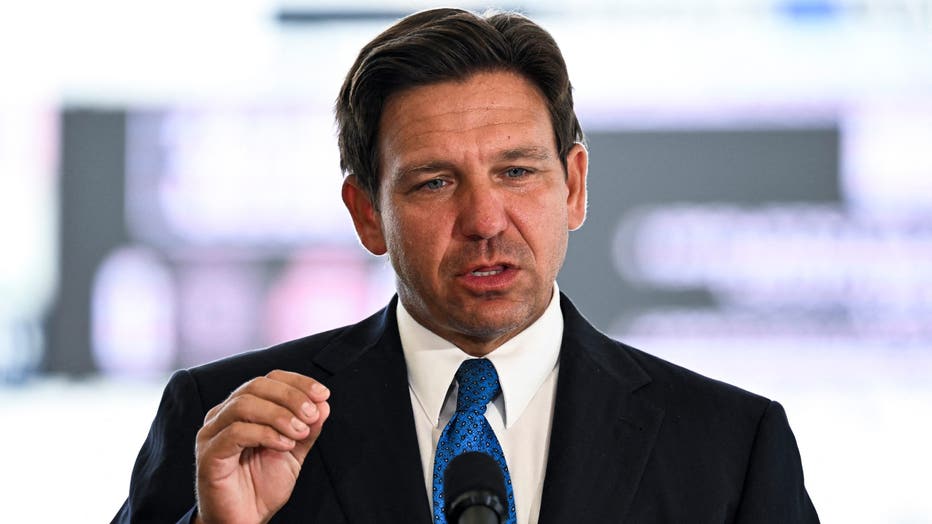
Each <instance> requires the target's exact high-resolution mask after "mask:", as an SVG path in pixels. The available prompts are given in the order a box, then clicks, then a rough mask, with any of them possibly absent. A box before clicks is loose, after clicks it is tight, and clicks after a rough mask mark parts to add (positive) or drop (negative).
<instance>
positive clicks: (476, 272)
mask: <svg viewBox="0 0 932 524" xmlns="http://www.w3.org/2000/svg"><path fill="white" fill-rule="evenodd" d="M507 269H508V266H507V265H504V264H502V265H497V266H483V267H479V268H476V269H473V270H472V271H469V274H470V275H472V276H474V277H492V276H495V275H500V274H502V273H504V272H505V271H506V270H507Z"/></svg>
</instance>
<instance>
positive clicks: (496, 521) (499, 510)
mask: <svg viewBox="0 0 932 524" xmlns="http://www.w3.org/2000/svg"><path fill="white" fill-rule="evenodd" d="M443 486H444V491H445V493H444V496H443V500H444V507H443V512H444V513H445V514H446V516H447V522H448V523H449V524H502V523H503V522H505V520H506V519H507V518H508V496H507V495H506V494H505V477H504V476H503V475H502V470H501V468H499V467H498V463H497V462H495V459H493V458H492V457H490V456H489V455H488V454H486V453H482V452H479V451H470V452H468V453H463V454H462V455H457V456H456V457H454V458H453V460H451V461H450V465H449V466H447V469H446V471H444V472H443Z"/></svg>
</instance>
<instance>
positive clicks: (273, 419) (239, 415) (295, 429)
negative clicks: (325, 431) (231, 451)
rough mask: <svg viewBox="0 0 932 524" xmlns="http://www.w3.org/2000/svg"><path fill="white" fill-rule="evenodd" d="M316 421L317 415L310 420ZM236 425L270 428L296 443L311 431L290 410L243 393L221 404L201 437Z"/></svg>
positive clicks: (209, 436) (204, 428)
mask: <svg viewBox="0 0 932 524" xmlns="http://www.w3.org/2000/svg"><path fill="white" fill-rule="evenodd" d="M315 409H316V407H315ZM318 418H319V414H318V415H317V416H315V417H314V418H313V420H314V421H316V420H317V419H318ZM237 422H249V423H253V424H261V425H266V426H270V427H272V428H274V429H275V430H276V431H277V432H279V433H281V434H283V435H285V436H287V437H289V438H292V439H296V440H297V439H304V438H307V435H308V433H309V432H310V428H309V424H308V423H306V422H304V421H302V420H301V419H300V418H298V416H297V415H296V414H295V413H294V412H292V411H291V410H290V409H289V408H287V407H285V406H282V405H280V404H277V403H275V402H273V401H270V400H267V399H264V398H260V397H257V396H255V395H252V394H249V393H243V394H240V395H237V396H235V397H232V398H230V399H229V400H227V401H225V402H224V403H223V404H222V407H221V408H220V410H219V411H217V412H216V414H215V416H214V417H213V418H212V419H211V420H210V421H209V422H208V423H207V424H205V425H204V427H203V428H201V431H202V432H203V433H204V434H203V437H204V438H207V439H210V438H213V437H214V436H215V435H217V434H218V433H220V432H221V431H223V430H224V429H225V428H226V427H227V426H230V425H232V424H235V423H237Z"/></svg>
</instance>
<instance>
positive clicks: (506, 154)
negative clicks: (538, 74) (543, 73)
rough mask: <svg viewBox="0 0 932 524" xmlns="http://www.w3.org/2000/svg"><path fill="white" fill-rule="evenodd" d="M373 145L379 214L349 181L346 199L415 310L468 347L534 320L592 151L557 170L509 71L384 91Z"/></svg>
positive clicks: (497, 340) (533, 96)
mask: <svg viewBox="0 0 932 524" xmlns="http://www.w3.org/2000/svg"><path fill="white" fill-rule="evenodd" d="M378 143H379V158H380V165H379V173H380V186H379V187H380V189H379V191H380V192H379V206H378V210H376V209H375V208H373V206H372V205H371V202H369V199H368V197H366V195H365V194H364V193H363V192H362V190H361V189H359V187H358V186H357V185H356V184H355V181H354V180H353V179H352V178H350V179H349V180H348V181H347V183H346V184H344V191H343V196H344V201H345V202H346V204H347V207H348V208H349V209H350V212H351V214H352V215H353V219H354V222H355V224H356V228H357V231H358V232H359V236H360V239H361V240H362V242H363V244H364V245H365V246H366V247H367V248H368V249H369V250H370V251H372V252H373V253H376V254H382V253H385V252H387V253H388V254H389V257H390V259H391V263H392V266H393V267H394V269H395V272H396V273H397V275H398V295H399V298H400V299H401V301H402V303H403V304H404V305H405V308H406V309H407V310H408V311H409V312H410V313H411V315H412V316H413V317H414V318H415V319H416V320H417V321H418V322H420V323H421V324H422V325H424V326H426V327H427V328H429V329H430V330H431V331H433V332H435V333H437V334H438V335H440V336H442V337H444V338H445V339H447V340H450V341H451V342H453V343H455V344H457V345H458V346H459V347H460V348H462V349H464V350H465V351H467V352H468V353H470V354H473V355H483V354H487V353H488V352H490V351H491V350H493V349H495V348H496V347H498V346H499V345H501V344H502V343H503V342H504V341H506V340H508V339H509V338H511V337H512V336H514V335H515V334H517V333H519V332H520V331H521V330H523V329H524V328H526V327H527V326H528V325H530V324H531V323H532V322H534V321H535V320H536V319H537V318H538V317H540V315H541V314H542V313H543V312H544V310H545V309H546V307H547V305H548V303H549V301H550V298H551V295H552V291H553V281H554V279H555V278H556V275H557V272H558V271H559V269H560V266H561V265H562V264H563V259H564V257H565V255H566V245H567V237H568V232H569V230H571V229H575V228H577V227H579V226H580V225H582V222H583V220H584V219H585V213H586V188H585V177H586V169H587V153H586V151H585V148H583V147H582V146H581V145H576V146H575V147H574V148H573V149H572V150H571V152H570V153H569V155H568V157H567V170H566V171H564V169H563V165H562V164H561V162H560V158H559V156H558V154H557V149H556V142H555V139H554V134H553V127H552V125H551V121H550V115H549V113H548V111H547V106H546V103H545V101H544V98H543V96H542V95H541V94H540V93H539V92H538V90H537V89H536V88H535V87H534V86H533V85H532V84H530V83H529V82H528V81H526V80H525V79H524V78H523V77H521V76H518V75H515V74H513V73H507V72H495V73H479V74H476V75H473V76H471V77H469V78H468V79H467V80H465V81H461V82H443V83H438V84H432V85H427V86H423V87H415V88H411V89H408V90H405V91H402V92H400V93H397V94H395V95H393V96H391V97H390V98H389V99H388V101H387V103H386V105H385V108H384V111H383V114H382V119H381V125H380V126H379V135H378Z"/></svg>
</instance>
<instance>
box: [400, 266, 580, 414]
mask: <svg viewBox="0 0 932 524" xmlns="http://www.w3.org/2000/svg"><path fill="white" fill-rule="evenodd" d="M397 318H398V333H399V335H400V337H401V347H402V349H403V351H404V356H405V364H406V365H407V367H408V383H409V384H410V386H411V390H412V391H413V392H414V396H415V398H416V399H417V402H418V404H420V406H421V409H423V410H424V413H425V414H426V415H427V417H428V419H430V421H431V423H432V424H433V425H434V427H439V425H440V411H441V410H442V409H443V404H444V401H445V400H446V397H447V394H448V393H449V391H450V386H451V385H452V383H453V377H454V375H455V374H456V370H457V369H459V366H460V364H461V363H462V362H463V361H464V360H467V359H469V358H472V357H470V356H469V355H468V354H466V353H465V352H463V351H462V350H460V349H459V348H458V347H456V346H455V345H453V343H451V342H448V341H447V340H445V339H443V338H441V337H440V336H438V335H437V334H436V333H434V332H432V331H430V330H429V329H427V328H426V327H424V326H422V325H421V324H419V323H418V322H417V321H416V320H414V317H412V316H411V314H410V313H408V311H407V310H406V309H405V307H404V305H402V303H401V301H400V300H399V301H398V307H397ZM562 338H563V314H562V312H561V310H560V290H559V288H558V287H557V283H556V282H554V283H553V295H552V296H551V298H550V304H549V305H548V306H547V309H546V310H544V313H543V314H542V315H541V316H540V318H538V319H537V320H536V321H534V323H533V324H531V325H530V326H528V327H527V328H526V329H525V330H524V331H522V332H521V333H518V334H517V335H515V336H514V337H513V338H511V339H510V340H508V341H507V342H505V343H504V344H502V345H501V346H499V347H498V348H496V349H495V350H493V351H492V352H491V353H489V354H488V355H487V356H486V358H488V359H489V360H491V361H492V364H493V365H494V366H495V370H496V371H497V372H498V379H499V382H500V383H501V385H502V397H503V400H504V404H505V413H504V422H505V427H506V428H508V427H511V425H512V424H514V423H515V422H517V421H518V419H519V418H521V414H522V413H523V412H524V408H525V407H527V405H528V403H529V402H530V401H531V399H532V398H533V397H534V395H535V394H536V393H537V390H538V389H540V386H541V384H543V382H544V380H546V378H547V377H548V376H549V375H550V372H551V371H553V369H554V367H555V366H556V364H557V358H558V357H559V355H560V344H561V341H562Z"/></svg>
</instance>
